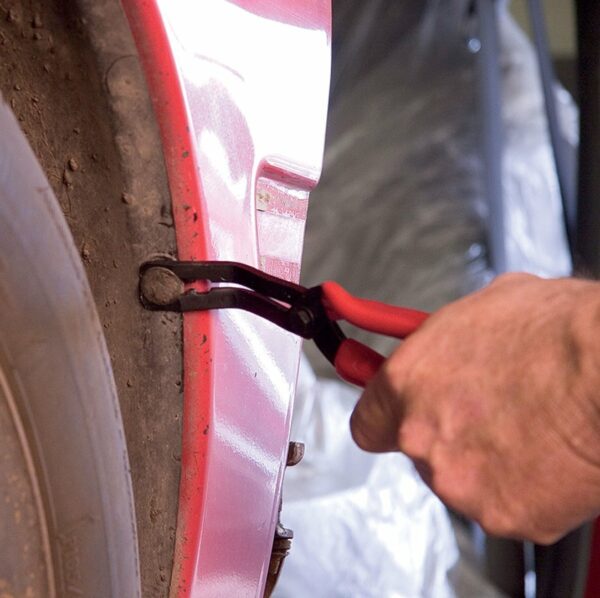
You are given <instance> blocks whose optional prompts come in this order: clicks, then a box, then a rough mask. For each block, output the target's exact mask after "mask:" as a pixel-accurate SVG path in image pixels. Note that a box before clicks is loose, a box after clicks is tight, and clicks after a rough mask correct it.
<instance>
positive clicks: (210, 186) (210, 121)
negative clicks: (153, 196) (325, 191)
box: [124, 0, 330, 597]
mask: <svg viewBox="0 0 600 598" xmlns="http://www.w3.org/2000/svg"><path fill="white" fill-rule="evenodd" d="M124 6H125V9H126V12H127V13H128V17H129V19H130V22H131V25H132V30H133V31H134V35H135V37H136V42H137V44H138V47H139V49H140V54H141V56H142V60H143V63H144V65H145V69H146V75H147V78H148V81H149V87H150V91H151V93H152V95H153V100H154V102H155V109H156V112H157V117H158V119H159V124H160V126H161V132H162V138H163V144H164V146H165V157H166V163H167V171H168V174H169V183H170V187H171V193H172V201H173V211H174V217H175V226H176V233H177V242H178V247H179V257H180V258H181V259H221V260H235V261H241V262H244V263H247V264H251V265H253V266H258V267H260V268H262V269H264V270H266V271H268V272H270V273H272V274H275V275H278V276H283V277H285V278H288V279H290V280H296V279H297V278H298V275H299V269H300V257H301V250H302V239H303V231H304V220H305V217H306V209H307V200H308V193H309V191H310V189H311V188H312V187H313V186H314V185H315V184H316V182H317V180H318V177H319V174H320V170H321V161H322V154H323V143H324V134H325V119H326V108H327V96H328V87H329V66H330V64H329V61H330V57H329V55H330V47H329V46H330V7H329V2H328V1H327V0H302V1H300V0H295V1H293V0H262V1H261V0H256V1H250V0H238V1H226V0H204V1H202V2H190V1H189V0H186V1H184V0H161V1H159V2H157V3H155V2H154V1H149V0H147V1H143V0H127V1H125V2H124ZM204 316H205V314H190V315H186V316H185V318H184V320H185V321H184V368H185V372H184V385H185V388H184V401H185V404H184V439H183V454H182V483H181V498H180V515H179V521H178V530H177V552H176V563H175V570H174V578H173V584H172V594H173V595H176V596H180V597H184V596H197V597H200V596H207V597H214V596H236V597H244V596H261V595H262V592H263V588H264V584H265V580H266V575H267V571H268V565H269V558H270V552H271V545H272V541H273V535H274V529H275V523H276V520H277V513H278V507H279V497H280V490H281V481H282V475H283V472H284V465H285V459H286V454H287V446H288V440H289V438H288V436H289V425H290V413H291V406H292V400H293V394H294V387H295V380H296V374H297V367H298V358H299V349H300V343H299V340H298V339H297V338H295V337H293V336H291V335H289V334H287V333H285V332H282V331H281V330H279V329H277V328H276V327H275V326H273V325H271V324H270V323H268V322H265V321H262V320H260V319H259V318H257V317H255V316H252V315H250V314H246V313H242V312H235V311H231V312H227V313H225V312H220V313H212V314H210V316H209V317H208V318H206V317H204ZM284 523H285V522H284Z"/></svg>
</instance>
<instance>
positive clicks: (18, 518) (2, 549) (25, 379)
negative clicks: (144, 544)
mask: <svg viewBox="0 0 600 598" xmlns="http://www.w3.org/2000/svg"><path fill="white" fill-rule="evenodd" d="M0 306H1V309H0V504H1V506H0V518H2V519H0V530H1V531H2V534H1V536H2V537H1V540H2V541H1V543H0V595H9V596H13V595H15V596H38V595H39V596H50V597H51V596H58V597H63V596H64V597H69V596H85V597H86V598H87V597H93V598H96V597H98V598H108V597H114V598H130V597H131V598H135V597H136V596H139V595H140V581H139V566H138V559H137V540H136V528H135V514H134V508H133V496H132V490H131V479H130V473H129V464H128V457H127V449H126V443H125V438H124V434H123V426H122V422H121V415H120V410H119V403H118V400H117V395H116V391H115V386H114V381H113V375H112V370H111V366H110V361H109V358H108V352H107V349H106V345H105V341H104V337H103V334H102V328H101V326H100V322H99V320H98V316H97V313H96V308H95V306H94V302H93V299H92V295H91V292H90V289H89V287H88V283H87V278H86V275H85V271H84V269H83V266H82V264H81V261H80V258H79V256H78V253H77V251H76V249H75V246H74V243H73V240H72V237H71V233H70V231H69V228H68V226H67V223H66V222H65V219H64V217H63V214H62V212H61V211H60V207H59V204H58V202H57V201H56V199H55V197H54V195H53V193H52V190H51V188H50V186H49V184H48V182H47V180H46V177H45V176H44V174H43V172H42V170H41V168H40V166H39V165H38V162H37V160H36V158H35V156H34V154H33V152H32V151H31V149H30V147H29V145H28V143H27V141H26V140H25V137H24V135H23V134H22V132H21V130H20V129H19V126H18V124H17V122H16V120H15V118H14V117H13V115H12V112H11V111H10V109H9V108H8V107H7V106H6V104H5V103H4V102H3V101H2V100H1V98H0ZM11 429H12V434H8V433H7V430H11ZM9 445H10V446H9ZM15 447H16V448H15ZM19 452H20V454H18V453H19ZM11 454H12V455H13V457H14V458H12V459H11V458H10V455H11ZM15 488H17V490H18V491H16V490H15ZM11 492H12V494H11ZM28 563H29V569H28V565H27V564H28Z"/></svg>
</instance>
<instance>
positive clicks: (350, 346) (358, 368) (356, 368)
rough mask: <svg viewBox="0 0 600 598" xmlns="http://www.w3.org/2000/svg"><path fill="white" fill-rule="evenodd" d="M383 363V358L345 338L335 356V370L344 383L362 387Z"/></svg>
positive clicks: (360, 344) (364, 346) (368, 348)
mask: <svg viewBox="0 0 600 598" xmlns="http://www.w3.org/2000/svg"><path fill="white" fill-rule="evenodd" d="M384 361H385V357H384V356H383V355H380V354H379V353H377V351H373V349H371V348H370V347H367V346H366V345H363V344H362V343H359V342H358V341H355V340H354V339H351V338H347V339H346V340H345V341H343V342H342V344H341V345H340V348H339V349H338V352H337V354H336V356H335V369H336V371H337V373H338V374H339V375H340V376H341V377H342V378H343V379H344V380H346V382H350V383H351V384H356V385H357V386H362V387H364V386H365V385H366V384H367V382H368V381H369V380H370V379H371V378H372V377H373V376H374V375H375V374H376V373H377V371H378V370H379V368H380V367H381V366H382V364H383V362H384Z"/></svg>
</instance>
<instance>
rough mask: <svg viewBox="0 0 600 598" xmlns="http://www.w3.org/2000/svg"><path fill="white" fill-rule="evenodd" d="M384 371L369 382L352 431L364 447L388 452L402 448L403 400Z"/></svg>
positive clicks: (352, 419) (378, 451) (351, 428)
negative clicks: (400, 426) (396, 394)
mask: <svg viewBox="0 0 600 598" xmlns="http://www.w3.org/2000/svg"><path fill="white" fill-rule="evenodd" d="M394 395H395V393H394V392H393V390H392V389H391V387H390V386H389V384H388V383H387V381H386V379H385V376H384V374H383V372H382V371H381V370H380V372H379V373H378V374H377V375H376V376H375V377H374V378H373V379H372V380H371V382H369V384H368V385H367V386H366V388H365V391H364V392H363V394H362V396H361V397H360V399H359V401H358V403H357V404H356V407H354V411H353V412H352V416H351V417H350V432H351V433H352V438H353V439H354V442H356V444H357V445H358V446H359V447H360V448H361V449H363V450H365V451H369V452H372V453H385V452H388V451H397V450H399V449H398V427H399V424H400V417H399V408H398V405H399V402H398V399H397V397H395V396H394Z"/></svg>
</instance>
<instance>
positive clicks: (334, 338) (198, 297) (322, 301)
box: [140, 260, 428, 386]
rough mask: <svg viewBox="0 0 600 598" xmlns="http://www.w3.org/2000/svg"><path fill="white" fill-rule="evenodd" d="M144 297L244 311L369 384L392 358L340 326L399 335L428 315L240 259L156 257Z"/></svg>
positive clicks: (159, 303)
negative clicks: (203, 285)
mask: <svg viewBox="0 0 600 598" xmlns="http://www.w3.org/2000/svg"><path fill="white" fill-rule="evenodd" d="M201 280H204V281H210V282H213V283H232V284H235V285H239V286H234V287H222V286H220V287H212V288H209V289H208V290H207V291H197V290H195V289H189V290H187V291H186V290H185V286H184V284H185V283H192V282H197V281H201ZM140 299H141V302H142V304H143V305H144V307H146V309H151V310H164V311H177V312H188V311H204V310H212V309H231V308H234V309H243V310H245V311H248V312H251V313H253V314H256V315H258V316H260V317H262V318H265V319H267V320H269V321H270V322H273V323H274V324H276V325H277V326H279V327H280V328H283V329H284V330H287V331H289V332H292V333H294V334H296V335H298V336H301V337H303V338H306V339H312V340H313V341H314V342H315V344H316V345H317V347H318V348H319V349H320V351H321V352H322V353H323V354H324V355H325V357H326V358H327V359H328V360H329V361H330V362H331V363H332V364H333V365H334V367H335V369H336V371H337V373H338V374H339V375H340V377H341V378H343V379H344V380H346V381H347V382H351V383H352V384H356V385H358V386H365V385H366V384H367V382H368V381H369V380H370V379H371V378H372V377H373V376H374V375H375V373H376V372H377V370H379V368H380V367H381V364H382V363H383V362H384V360H385V358H384V357H383V356H382V355H380V354H379V353H377V352H376V351H374V350H373V349H371V348H370V347H368V346H366V345H364V344H362V343H359V342H358V341H356V340H354V339H349V338H347V337H346V335H345V334H344V333H343V332H342V330H341V328H340V327H339V325H338V324H337V321H339V320H346V321H347V322H349V323H351V324H354V325H355V326H357V327H359V328H362V329H364V330H369V331H371V332H375V333H378V334H384V335H386V336H392V337H395V338H398V339H403V338H406V337H407V336H408V335H410V334H412V333H413V332H414V331H415V330H417V328H419V326H421V324H422V323H423V322H424V321H425V319H426V318H427V317H428V314H427V313H425V312H422V311H418V310H416V309H410V308H405V307H394V306H392V305H387V304H385V303H380V302H378V301H371V300H368V299H359V298H358V297H354V296H353V295H351V294H350V293H348V291H346V290H345V289H344V288H343V287H341V286H340V285H339V284H337V283H336V282H331V281H328V282H324V283H322V284H321V285H318V286H316V287H311V288H306V287H303V286H301V285H298V284H294V283H292V282H288V281H286V280H283V279H280V278H277V277H275V276H271V275H269V274H265V273H264V272H262V271H260V270H258V269H256V268H252V267H251V266H247V265H245V264H240V263H237V262H224V261H206V262H178V261H173V260H154V261H150V262H146V263H144V264H142V266H141V267H140Z"/></svg>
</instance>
